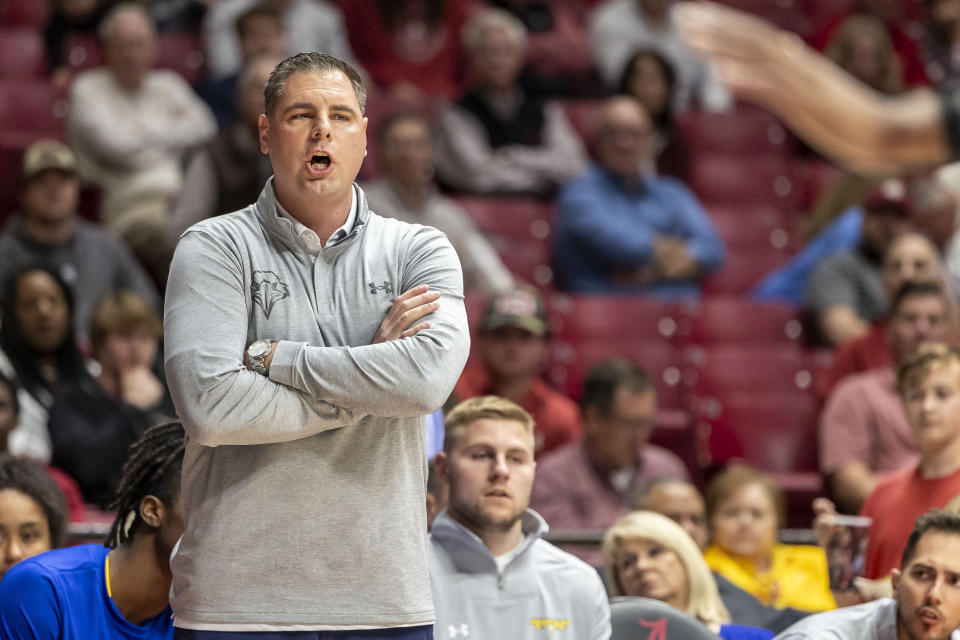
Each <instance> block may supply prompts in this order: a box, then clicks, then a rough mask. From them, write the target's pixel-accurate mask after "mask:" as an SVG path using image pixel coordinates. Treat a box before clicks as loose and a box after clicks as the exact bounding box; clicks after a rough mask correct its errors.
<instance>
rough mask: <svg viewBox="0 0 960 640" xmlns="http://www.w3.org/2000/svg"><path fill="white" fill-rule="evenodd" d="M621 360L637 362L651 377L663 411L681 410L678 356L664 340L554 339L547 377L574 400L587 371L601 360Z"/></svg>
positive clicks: (580, 390)
mask: <svg viewBox="0 0 960 640" xmlns="http://www.w3.org/2000/svg"><path fill="white" fill-rule="evenodd" d="M613 357H623V358H628V359H630V360H632V361H633V362H635V363H637V364H638V365H640V366H641V367H643V369H644V370H645V371H646V372H647V373H648V374H649V375H650V376H651V378H653V380H654V384H655V385H656V389H657V400H658V404H659V406H660V407H662V408H680V407H682V406H683V403H682V398H683V396H682V390H681V386H680V377H681V369H680V366H679V365H680V356H679V354H678V353H677V351H676V350H675V349H674V348H673V346H672V345H670V344H669V343H667V342H664V341H663V340H629V341H627V342H623V341H621V340H606V339H603V338H600V337H596V338H594V339H583V340H575V341H566V340H561V339H559V338H558V339H556V340H554V343H553V347H552V349H551V354H550V366H549V368H548V372H547V378H548V380H550V382H552V383H553V385H554V386H556V387H557V388H558V389H560V390H562V391H563V392H565V393H566V394H567V395H568V396H570V397H571V398H573V399H574V400H578V399H579V398H580V396H581V395H582V393H583V380H584V378H585V376H586V373H587V371H588V370H589V369H590V368H591V367H592V366H593V365H595V364H597V363H598V362H600V361H601V360H606V359H607V358H613Z"/></svg>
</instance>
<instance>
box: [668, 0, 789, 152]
mask: <svg viewBox="0 0 960 640" xmlns="http://www.w3.org/2000/svg"><path fill="white" fill-rule="evenodd" d="M761 1H767V0H761ZM677 129H678V130H679V132H680V135H681V136H683V138H684V139H685V140H686V141H687V144H688V145H689V146H690V148H691V149H693V150H695V153H696V154H697V155H699V154H714V153H719V154H745V153H749V154H759V155H763V156H784V157H785V156H789V155H790V154H791V153H792V150H793V139H792V138H791V137H790V135H789V134H788V133H787V130H786V128H784V126H783V125H782V124H781V123H780V121H779V120H777V119H776V118H775V117H774V116H773V115H771V114H770V113H768V112H766V111H762V110H760V109H753V108H749V109H737V110H734V111H728V112H719V113H718V112H715V111H688V112H686V113H683V114H681V115H679V116H678V117H677Z"/></svg>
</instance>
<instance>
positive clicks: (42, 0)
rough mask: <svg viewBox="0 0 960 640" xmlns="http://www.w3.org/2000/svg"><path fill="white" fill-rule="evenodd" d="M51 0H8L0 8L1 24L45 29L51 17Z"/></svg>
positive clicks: (38, 29)
mask: <svg viewBox="0 0 960 640" xmlns="http://www.w3.org/2000/svg"><path fill="white" fill-rule="evenodd" d="M50 4H51V3H50V0H6V2H4V3H3V5H4V6H3V8H2V9H0V24H2V25H3V26H10V27H29V28H31V29H34V30H36V31H40V30H42V29H43V26H44V25H45V24H46V23H47V19H48V18H49V17H50Z"/></svg>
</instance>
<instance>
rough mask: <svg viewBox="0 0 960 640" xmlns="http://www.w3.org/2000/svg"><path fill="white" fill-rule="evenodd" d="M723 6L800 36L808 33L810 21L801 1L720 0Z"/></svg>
mask: <svg viewBox="0 0 960 640" xmlns="http://www.w3.org/2000/svg"><path fill="white" fill-rule="evenodd" d="M720 2H722V3H723V4H725V5H728V6H731V7H733V8H735V9H739V10H740V11H746V12H748V13H752V14H754V15H756V16H759V17H761V18H763V19H764V20H767V21H768V22H772V23H773V24H775V25H777V26H778V27H780V28H782V29H789V30H790V31H793V32H795V33H799V34H800V35H806V34H807V33H809V32H810V29H811V24H810V19H809V18H808V17H807V14H806V5H805V3H804V2H803V0H775V1H774V0H720Z"/></svg>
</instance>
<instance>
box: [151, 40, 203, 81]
mask: <svg viewBox="0 0 960 640" xmlns="http://www.w3.org/2000/svg"><path fill="white" fill-rule="evenodd" d="M205 61H206V56H205V55H204V53H203V41H202V40H201V38H200V36H199V35H195V34H190V33H163V34H161V35H160V37H159V39H158V40H157V60H156V64H155V66H156V67H157V68H158V69H171V70H173V71H176V72H177V73H179V74H180V75H181V76H183V78H184V80H186V81H187V83H188V84H191V85H192V84H195V83H196V82H197V81H198V80H200V78H202V77H203V73H204V63H205Z"/></svg>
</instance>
